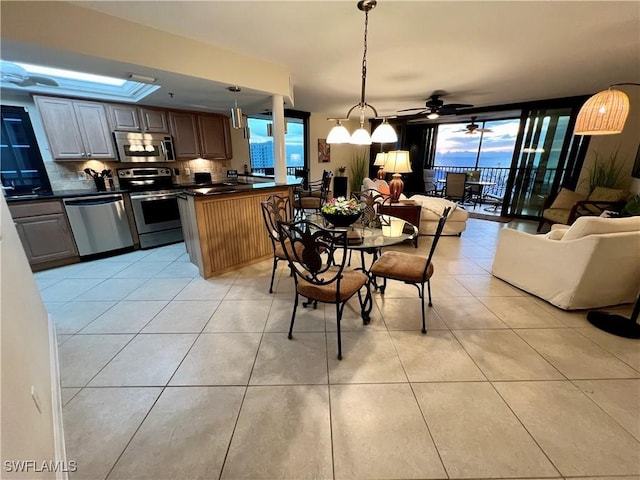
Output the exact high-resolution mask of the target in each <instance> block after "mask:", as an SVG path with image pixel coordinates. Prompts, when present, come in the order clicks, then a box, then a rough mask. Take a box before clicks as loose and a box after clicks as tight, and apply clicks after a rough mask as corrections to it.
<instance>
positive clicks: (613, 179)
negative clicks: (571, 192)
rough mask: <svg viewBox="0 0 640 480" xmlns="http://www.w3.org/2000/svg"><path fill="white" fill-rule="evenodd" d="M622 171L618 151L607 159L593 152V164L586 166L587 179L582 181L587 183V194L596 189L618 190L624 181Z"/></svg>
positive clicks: (621, 162)
mask: <svg viewBox="0 0 640 480" xmlns="http://www.w3.org/2000/svg"><path fill="white" fill-rule="evenodd" d="M623 169H624V162H623V161H621V160H619V159H618V150H615V151H614V152H612V153H611V154H610V155H609V156H608V157H605V156H604V155H602V154H600V153H599V152H597V151H594V152H593V162H591V164H589V165H588V166H587V168H586V172H587V177H586V178H585V179H584V180H583V181H586V182H588V183H589V194H591V193H592V192H593V191H594V190H595V188H596V187H605V188H614V189H619V188H620V186H621V184H622V182H623V180H624V175H623V174H622V171H623Z"/></svg>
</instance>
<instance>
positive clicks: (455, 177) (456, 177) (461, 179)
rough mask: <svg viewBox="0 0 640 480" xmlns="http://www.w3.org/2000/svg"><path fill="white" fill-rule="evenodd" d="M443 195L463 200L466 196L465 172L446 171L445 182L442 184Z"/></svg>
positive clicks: (451, 198)
mask: <svg viewBox="0 0 640 480" xmlns="http://www.w3.org/2000/svg"><path fill="white" fill-rule="evenodd" d="M444 197H445V198H447V199H449V200H455V201H459V202H463V201H464V200H465V199H466V198H467V174H466V173H464V172H462V173H456V172H447V183H446V184H445V186H444Z"/></svg>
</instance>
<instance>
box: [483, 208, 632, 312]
mask: <svg viewBox="0 0 640 480" xmlns="http://www.w3.org/2000/svg"><path fill="white" fill-rule="evenodd" d="M639 251H640V217H627V218H601V217H595V216H584V217H579V218H578V219H576V221H575V222H574V223H573V225H571V227H567V226H563V225H554V226H553V227H552V230H551V231H550V232H549V233H547V234H544V235H534V234H530V233H525V232H521V231H518V230H515V229H511V228H503V229H502V230H501V231H500V236H499V237H498V246H497V248H496V255H495V260H494V262H493V266H492V270H491V273H492V274H493V275H494V276H495V277H498V278H501V279H502V280H504V281H506V282H508V283H510V284H512V285H514V286H516V287H518V288H520V289H522V290H524V291H526V292H529V293H531V294H533V295H536V296H538V297H540V298H542V299H543V300H546V301H547V302H549V303H551V304H553V305H555V306H557V307H559V308H562V309H564V310H575V309H586V308H598V307H606V306H610V305H618V304H622V303H630V302H633V301H635V299H636V297H637V295H638V288H639V285H638V279H639V278H640V255H638V252H639Z"/></svg>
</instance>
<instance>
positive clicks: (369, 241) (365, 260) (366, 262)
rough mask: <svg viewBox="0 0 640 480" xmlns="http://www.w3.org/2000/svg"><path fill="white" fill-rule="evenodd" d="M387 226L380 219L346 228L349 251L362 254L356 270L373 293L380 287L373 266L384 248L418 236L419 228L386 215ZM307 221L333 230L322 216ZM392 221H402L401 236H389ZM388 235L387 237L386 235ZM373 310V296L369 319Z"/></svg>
mask: <svg viewBox="0 0 640 480" xmlns="http://www.w3.org/2000/svg"><path fill="white" fill-rule="evenodd" d="M385 217H386V218H385V222H384V223H385V225H383V224H382V223H383V222H382V221H381V220H380V219H379V218H376V219H374V220H373V221H371V222H369V224H364V223H363V222H362V221H357V222H356V223H354V224H353V225H351V226H350V227H346V230H347V249H348V250H349V251H350V252H353V251H355V252H359V253H360V265H361V266H360V267H356V268H355V269H356V270H361V271H362V272H363V273H364V274H365V275H367V278H368V279H369V285H368V286H369V291H371V288H372V287H373V291H376V290H378V288H379V286H378V284H377V282H376V277H375V276H373V275H371V272H370V271H371V266H372V265H373V263H374V262H375V261H376V260H377V259H378V258H379V257H380V255H381V252H382V249H383V248H384V247H391V246H394V245H399V244H401V243H403V242H405V241H407V240H410V241H413V240H414V239H415V237H416V236H417V235H418V228H417V227H416V226H414V225H412V224H410V223H409V222H405V221H404V220H402V219H399V218H396V217H391V216H387V215H385ZM307 220H309V221H311V222H314V223H316V224H318V225H320V226H323V227H325V228H331V227H332V225H331V224H328V223H327V222H326V220H325V219H324V217H323V216H322V215H320V214H311V215H308V217H307ZM391 220H395V221H400V222H403V223H404V226H403V228H402V230H401V231H400V232H398V233H399V234H397V235H394V236H391V235H388V233H389V232H388V230H387V228H385V227H386V226H387V225H388V224H389V223H390V221H391ZM385 234H386V235H385ZM348 261H349V262H350V261H351V255H349V260H348ZM371 310H373V299H372V297H371V295H367V298H366V301H365V313H366V314H367V315H366V316H367V318H368V317H369V314H370V313H371ZM364 323H365V324H368V323H369V320H365V322H364Z"/></svg>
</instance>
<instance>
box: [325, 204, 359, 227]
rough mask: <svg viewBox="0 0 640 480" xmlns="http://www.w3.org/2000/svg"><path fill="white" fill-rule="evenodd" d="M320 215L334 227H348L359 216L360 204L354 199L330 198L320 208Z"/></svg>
mask: <svg viewBox="0 0 640 480" xmlns="http://www.w3.org/2000/svg"><path fill="white" fill-rule="evenodd" d="M320 211H321V212H322V216H323V217H324V218H325V219H326V220H327V221H328V222H329V223H331V224H332V225H333V226H335V227H348V226H350V225H351V224H352V223H353V222H355V221H356V220H358V218H360V215H361V214H362V206H361V205H360V202H358V201H357V200H356V199H354V198H351V199H349V200H347V199H346V198H345V197H338V198H332V199H331V200H329V201H328V202H326V203H325V204H324V205H323V206H322V208H321V209H320Z"/></svg>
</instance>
